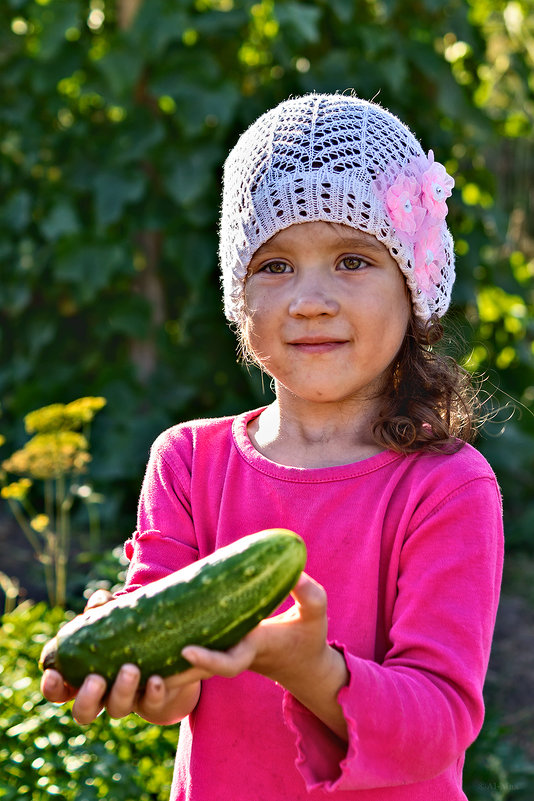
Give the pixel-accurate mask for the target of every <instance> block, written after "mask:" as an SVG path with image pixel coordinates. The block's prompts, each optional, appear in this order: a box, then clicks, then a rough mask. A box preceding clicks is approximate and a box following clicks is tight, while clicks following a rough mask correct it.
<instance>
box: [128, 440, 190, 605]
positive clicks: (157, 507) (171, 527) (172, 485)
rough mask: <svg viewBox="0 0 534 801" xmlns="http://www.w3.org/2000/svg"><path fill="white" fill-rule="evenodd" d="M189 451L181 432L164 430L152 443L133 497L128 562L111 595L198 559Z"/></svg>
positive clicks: (161, 576) (150, 580)
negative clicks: (133, 525) (134, 505)
mask: <svg viewBox="0 0 534 801" xmlns="http://www.w3.org/2000/svg"><path fill="white" fill-rule="evenodd" d="M190 452H191V444H190V443H188V442H187V437H186V436H185V434H184V435H182V436H181V437H180V436H177V435H174V436H171V435H170V433H169V432H164V434H162V435H161V436H160V437H158V439H157V440H156V441H155V443H154V445H153V446H152V449H151V452H150V458H149V461H148V465H147V468H146V471H145V476H144V479H143V484H142V488H141V493H140V496H139V504H138V512H137V530H136V531H135V532H134V534H133V535H132V537H131V538H130V539H129V540H127V542H126V543H125V545H124V553H125V555H126V557H127V559H128V560H129V562H130V565H129V567H128V572H127V575H126V581H125V585H124V588H123V589H122V590H120V591H119V592H118V593H117V595H122V594H124V593H126V592H131V591H132V590H135V589H137V588H138V587H140V586H142V585H144V584H148V583H150V582H152V581H156V580H157V579H160V578H163V577H164V576H167V575H169V573H172V572H174V571H175V570H179V569H180V568H182V567H185V565H188V564H190V563H191V562H193V561H196V559H198V547H197V541H196V536H195V529H194V526H193V520H192V515H191V505H190V500H189V498H190V480H191V479H190V466H188V465H189V464H190V459H191V456H190ZM171 455H172V459H171V458H170V457H171Z"/></svg>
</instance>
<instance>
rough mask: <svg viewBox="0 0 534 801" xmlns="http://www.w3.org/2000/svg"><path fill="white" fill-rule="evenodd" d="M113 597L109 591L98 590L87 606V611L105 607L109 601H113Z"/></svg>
mask: <svg viewBox="0 0 534 801" xmlns="http://www.w3.org/2000/svg"><path fill="white" fill-rule="evenodd" d="M113 597H114V596H113V593H111V592H109V591H108V590H97V591H96V592H94V593H93V594H92V595H91V597H90V598H89V600H88V601H87V603H86V604H85V609H92V608H93V607H94V606H103V605H104V604H107V603H108V601H112V600H113Z"/></svg>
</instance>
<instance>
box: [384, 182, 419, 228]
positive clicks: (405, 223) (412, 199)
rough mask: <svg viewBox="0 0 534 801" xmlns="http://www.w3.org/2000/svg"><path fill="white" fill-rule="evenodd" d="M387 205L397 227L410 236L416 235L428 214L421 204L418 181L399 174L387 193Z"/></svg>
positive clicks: (392, 220)
mask: <svg viewBox="0 0 534 801" xmlns="http://www.w3.org/2000/svg"><path fill="white" fill-rule="evenodd" d="M386 205H387V208H388V211H389V216H390V218H391V222H392V223H393V225H394V226H395V228H397V229H398V230H399V231H403V232H404V233H405V234H408V236H410V237H412V236H414V234H415V233H416V231H417V230H418V229H419V228H420V227H421V224H422V222H423V220H424V218H425V216H426V211H425V209H424V208H423V207H422V206H421V201H420V189H419V186H418V185H417V181H416V180H415V179H414V178H408V177H407V176H405V175H402V174H401V175H399V176H398V178H397V180H396V181H395V183H394V184H393V185H392V186H391V187H390V188H389V189H388V191H387V193H386Z"/></svg>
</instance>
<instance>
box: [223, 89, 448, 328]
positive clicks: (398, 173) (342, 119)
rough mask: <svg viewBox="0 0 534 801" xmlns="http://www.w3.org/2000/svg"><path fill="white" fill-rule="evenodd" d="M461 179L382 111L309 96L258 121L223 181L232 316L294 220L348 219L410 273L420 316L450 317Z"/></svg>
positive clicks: (345, 99) (355, 101)
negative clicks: (454, 194)
mask: <svg viewBox="0 0 534 801" xmlns="http://www.w3.org/2000/svg"><path fill="white" fill-rule="evenodd" d="M453 185H454V180H453V179H452V178H451V177H450V176H449V175H447V173H446V172H445V169H444V167H443V166H442V165H441V164H439V163H437V162H435V161H434V156H433V153H432V151H430V152H429V154H428V156H426V155H425V154H424V152H423V150H422V148H421V145H420V144H419V142H418V141H417V140H416V138H415V137H414V135H413V134H412V133H411V131H410V130H409V129H408V128H407V127H406V126H405V125H404V124H403V123H402V122H400V120H398V119H397V117H394V116H393V115H392V114H390V113H389V112H388V111H386V110H384V109H383V108H381V107H380V106H378V105H376V104H374V103H369V102H367V101H365V100H360V99H359V98H357V97H352V96H347V95H327V94H309V95H304V96H303V97H297V98H294V99H291V100H287V101H285V102H283V103H280V105H278V106H277V107H276V108H274V109H272V110H270V111H268V112H266V113H265V114H263V115H262V116H261V117H259V119H258V120H256V122H255V123H254V124H253V125H251V127H250V128H249V129H248V130H246V131H245V132H244V133H243V134H242V136H241V137H240V139H239V140H238V142H237V144H236V145H235V147H234V148H233V150H232V151H231V152H230V154H229V156H228V158H227V160H226V163H225V166H224V178H223V200H222V213H221V225H220V250H219V256H220V263H221V270H222V282H223V289H224V304H225V312H226V316H227V317H228V319H229V320H233V321H239V320H241V319H242V315H243V311H244V285H245V277H246V274H247V268H248V265H249V263H250V260H251V258H252V256H253V255H254V253H255V251H256V250H257V249H258V248H259V247H260V246H261V245H262V244H264V242H266V241H267V240H268V239H270V238H271V237H272V236H273V235H274V234H276V233H277V232H278V231H280V230H282V229H284V228H287V227H288V226H290V225H292V224H294V223H301V222H312V221H319V220H323V221H328V222H336V223H344V224H345V225H349V226H352V227H353V228H357V229H359V230H361V231H366V232H367V233H369V234H372V235H374V236H375V237H376V238H377V239H378V240H380V241H381V242H383V243H384V245H385V246H386V247H387V249H388V250H389V252H390V253H391V255H392V256H393V258H394V259H395V260H396V261H397V263H398V265H399V267H400V269H401V271H402V272H403V274H404V276H405V278H406V283H407V285H408V287H409V290H410V292H411V296H412V301H413V308H414V313H415V314H416V315H417V316H418V317H420V318H421V319H423V320H428V319H429V317H430V316H431V315H432V314H437V315H438V316H442V315H443V314H444V313H445V312H446V310H447V308H448V306H449V302H450V296H451V290H452V285H453V282H454V253H453V242H452V237H451V235H450V233H449V230H448V228H447V226H446V224H445V216H446V214H447V206H446V198H447V197H448V196H449V195H450V194H451V191H452V186H453Z"/></svg>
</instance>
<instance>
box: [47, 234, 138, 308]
mask: <svg viewBox="0 0 534 801" xmlns="http://www.w3.org/2000/svg"><path fill="white" fill-rule="evenodd" d="M53 270H54V275H55V278H56V280H57V281H62V282H65V283H67V284H71V285H72V286H73V288H74V291H75V296H76V298H77V300H78V301H79V302H80V303H81V304H86V303H89V302H90V301H92V300H93V299H94V298H95V296H96V295H97V293H98V292H99V291H100V290H102V289H104V288H105V287H107V286H108V285H109V283H110V281H111V279H112V278H113V277H114V276H115V275H117V274H119V273H126V272H129V271H131V270H133V267H132V265H131V263H130V262H129V260H128V258H127V253H126V252H125V249H124V248H123V247H122V246H121V245H120V244H113V245H105V244H76V245H74V246H71V247H65V248H63V249H60V250H59V252H58V254H57V256H56V258H55V259H54V260H53Z"/></svg>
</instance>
